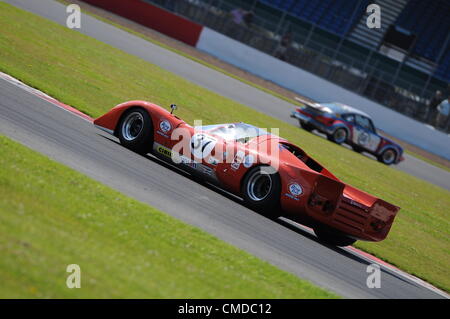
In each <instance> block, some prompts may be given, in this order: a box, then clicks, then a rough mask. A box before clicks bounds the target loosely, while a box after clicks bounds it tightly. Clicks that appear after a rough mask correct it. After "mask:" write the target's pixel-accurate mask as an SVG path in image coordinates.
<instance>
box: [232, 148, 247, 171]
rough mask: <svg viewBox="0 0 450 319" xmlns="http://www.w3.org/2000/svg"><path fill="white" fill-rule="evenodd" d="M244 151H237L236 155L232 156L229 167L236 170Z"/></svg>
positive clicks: (242, 158)
mask: <svg viewBox="0 0 450 319" xmlns="http://www.w3.org/2000/svg"><path fill="white" fill-rule="evenodd" d="M244 156H245V153H244V152H242V151H238V152H237V153H236V156H235V157H234V160H233V163H231V168H232V169H234V170H238V169H239V167H240V166H241V163H242V161H243V160H244Z"/></svg>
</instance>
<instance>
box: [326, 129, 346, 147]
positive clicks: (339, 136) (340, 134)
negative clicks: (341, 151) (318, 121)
mask: <svg viewBox="0 0 450 319" xmlns="http://www.w3.org/2000/svg"><path fill="white" fill-rule="evenodd" d="M347 136H348V133H347V130H346V129H345V128H342V127H340V128H338V129H336V130H335V131H334V132H333V134H328V135H327V138H328V139H329V140H330V141H332V142H334V143H336V144H342V143H344V142H345V141H346V140H347Z"/></svg>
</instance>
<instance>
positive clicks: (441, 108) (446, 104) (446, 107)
mask: <svg viewBox="0 0 450 319" xmlns="http://www.w3.org/2000/svg"><path fill="white" fill-rule="evenodd" d="M437 111H438V114H437V116H436V128H442V129H444V130H446V129H447V124H448V123H447V122H448V117H449V116H448V115H449V113H450V96H448V97H447V99H445V100H444V101H442V102H441V103H440V104H439V105H438V106H437Z"/></svg>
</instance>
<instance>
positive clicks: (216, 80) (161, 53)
mask: <svg viewBox="0 0 450 319" xmlns="http://www.w3.org/2000/svg"><path fill="white" fill-rule="evenodd" d="M5 2H7V3H11V4H13V5H15V6H18V7H20V8H23V9H25V10H28V11H30V12H33V13H36V14H38V15H40V16H42V17H45V18H47V19H49V20H52V21H55V22H57V23H59V24H62V25H64V26H65V25H66V18H67V14H66V11H65V10H66V8H65V6H63V5H62V4H60V3H57V2H55V1H52V0H39V1H30V0H6V1H5ZM80 32H81V33H83V34H86V35H88V36H90V37H93V38H96V39H98V40H100V41H102V42H105V43H107V44H109V45H111V46H113V47H116V48H118V49H121V50H123V51H125V52H128V53H130V54H133V55H136V56H138V57H140V58H142V59H144V60H147V61H149V62H151V63H153V64H156V65H158V66H160V67H162V68H164V69H166V70H168V71H170V72H173V73H175V74H177V75H179V76H181V77H183V78H186V79H188V80H189V81H191V82H193V83H196V84H198V85H200V86H202V87H205V88H207V89H209V90H211V91H214V92H216V93H218V94H220V95H222V96H226V97H228V98H231V99H233V100H235V101H237V102H239V103H242V104H245V105H247V106H249V107H252V108H254V109H256V110H258V111H260V112H263V113H265V114H268V115H270V116H273V117H275V118H278V119H280V120H282V121H285V122H287V123H290V124H294V125H298V122H297V121H296V120H294V119H292V118H290V116H289V115H290V111H291V110H292V109H293V105H292V104H290V103H288V102H286V101H284V100H281V99H279V98H277V97H275V96H273V95H271V94H268V93H265V92H263V91H261V90H258V89H256V88H254V87H252V86H250V85H247V84H245V83H243V82H240V81H238V80H236V79H233V78H231V77H229V76H226V75H224V74H222V73H220V72H218V71H215V70H213V69H210V68H208V67H206V66H204V65H201V64H199V63H197V62H194V61H192V60H190V59H188V58H185V57H183V56H180V55H178V54H176V53H174V52H171V51H168V50H166V49H164V48H161V47H159V46H157V45H155V44H153V43H150V42H148V41H145V40H143V39H141V38H139V37H137V36H134V35H132V34H129V33H127V32H125V31H122V30H120V29H117V28H115V27H113V26H111V25H109V24H107V23H104V22H101V21H99V20H96V19H94V18H92V17H91V16H88V15H83V17H82V20H81V29H80ZM174 103H176V101H174ZM112 106H113V105H111V107H112ZM184 107H189V106H184ZM375 124H376V123H375ZM306 151H307V150H306ZM405 158H406V160H405V161H404V162H402V163H400V164H399V165H396V166H395V168H397V169H399V170H402V171H404V172H406V173H408V174H411V175H414V176H416V177H419V178H421V179H424V180H426V181H428V182H431V183H433V184H435V185H438V186H441V187H443V188H446V189H447V190H450V172H448V171H445V170H443V169H440V168H438V167H436V166H433V165H430V164H428V163H426V162H424V161H422V160H419V159H417V158H415V157H413V156H410V155H408V154H405Z"/></svg>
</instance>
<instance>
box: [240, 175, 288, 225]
mask: <svg viewBox="0 0 450 319" xmlns="http://www.w3.org/2000/svg"><path fill="white" fill-rule="evenodd" d="M241 191H242V195H243V198H244V201H245V202H246V204H247V206H249V207H250V208H251V209H253V210H255V211H257V212H259V213H261V214H263V215H264V216H266V217H269V218H273V219H275V218H278V217H280V216H281V210H280V193H281V180H280V176H279V175H278V173H277V172H276V171H275V169H273V168H272V167H270V166H257V167H254V168H252V169H251V170H250V171H249V172H248V173H247V174H246V175H245V177H244V180H243V181H242V186H241Z"/></svg>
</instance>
